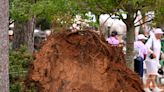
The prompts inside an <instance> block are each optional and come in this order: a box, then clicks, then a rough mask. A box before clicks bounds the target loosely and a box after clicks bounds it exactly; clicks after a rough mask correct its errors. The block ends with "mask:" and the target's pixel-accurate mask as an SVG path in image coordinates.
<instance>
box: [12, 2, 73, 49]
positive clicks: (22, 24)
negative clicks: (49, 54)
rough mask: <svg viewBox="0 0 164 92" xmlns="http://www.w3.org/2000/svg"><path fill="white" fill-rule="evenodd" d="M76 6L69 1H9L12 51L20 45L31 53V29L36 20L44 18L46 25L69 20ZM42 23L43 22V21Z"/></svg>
mask: <svg viewBox="0 0 164 92" xmlns="http://www.w3.org/2000/svg"><path fill="white" fill-rule="evenodd" d="M75 7H76V4H75V3H74V2H71V1H69V0H11V2H10V17H11V19H12V20H15V30H14V38H15V39H14V45H13V47H14V49H16V48H19V47H20V46H21V45H22V44H23V45H26V46H27V47H28V50H29V52H33V44H34V43H33V42H34V41H33V39H34V38H33V29H34V27H35V26H34V25H35V22H36V20H38V19H40V20H42V18H44V19H45V20H46V21H48V23H52V22H54V21H53V20H55V22H57V21H56V20H57V19H58V18H60V19H61V20H60V21H62V20H70V19H71V18H70V16H72V15H73V12H75V11H76V9H75ZM43 22H44V21H43Z"/></svg>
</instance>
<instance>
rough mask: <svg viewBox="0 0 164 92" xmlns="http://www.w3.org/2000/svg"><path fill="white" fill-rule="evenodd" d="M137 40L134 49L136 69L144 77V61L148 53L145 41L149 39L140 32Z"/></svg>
mask: <svg viewBox="0 0 164 92" xmlns="http://www.w3.org/2000/svg"><path fill="white" fill-rule="evenodd" d="M137 39H138V40H137V41H135V42H134V51H135V57H134V71H135V72H136V73H137V74H138V75H139V76H140V77H141V79H142V78H143V71H144V68H143V61H144V60H145V58H146V55H147V48H146V46H145V44H144V41H145V40H146V39H147V38H146V37H145V36H144V35H143V34H139V35H138V36H137Z"/></svg>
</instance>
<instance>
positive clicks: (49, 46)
mask: <svg viewBox="0 0 164 92" xmlns="http://www.w3.org/2000/svg"><path fill="white" fill-rule="evenodd" d="M28 80H29V81H30V82H34V83H35V84H37V87H38V89H39V92H143V90H142V84H141V82H140V80H139V78H138V76H137V75H136V74H135V73H134V72H132V71H131V70H129V69H128V68H127V67H126V65H125V59H124V55H123V52H122V48H119V47H111V46H109V45H108V44H107V43H106V42H105V40H104V39H100V37H99V35H98V34H96V33H95V32H91V31H80V32H66V31H61V32H57V33H54V34H52V35H51V36H50V37H49V38H48V40H47V41H46V42H45V43H44V45H43V46H42V48H41V50H40V51H39V52H38V53H37V54H36V59H35V61H34V62H33V64H32V66H31V68H30V70H29V75H28Z"/></svg>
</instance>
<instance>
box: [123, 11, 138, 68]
mask: <svg viewBox="0 0 164 92" xmlns="http://www.w3.org/2000/svg"><path fill="white" fill-rule="evenodd" d="M131 15H134V14H131ZM124 22H125V23H126V25H127V34H126V35H127V36H126V37H127V40H126V41H127V44H126V65H127V67H129V68H130V69H131V70H132V71H134V60H133V58H134V39H135V33H134V22H133V16H128V17H127V19H126V20H125V21H124Z"/></svg>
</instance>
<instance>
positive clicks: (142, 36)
mask: <svg viewBox="0 0 164 92" xmlns="http://www.w3.org/2000/svg"><path fill="white" fill-rule="evenodd" d="M137 38H138V39H139V40H141V39H143V40H146V39H148V38H147V37H145V36H144V35H143V34H139V35H138V37H137Z"/></svg>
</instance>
